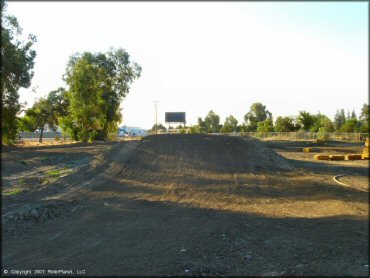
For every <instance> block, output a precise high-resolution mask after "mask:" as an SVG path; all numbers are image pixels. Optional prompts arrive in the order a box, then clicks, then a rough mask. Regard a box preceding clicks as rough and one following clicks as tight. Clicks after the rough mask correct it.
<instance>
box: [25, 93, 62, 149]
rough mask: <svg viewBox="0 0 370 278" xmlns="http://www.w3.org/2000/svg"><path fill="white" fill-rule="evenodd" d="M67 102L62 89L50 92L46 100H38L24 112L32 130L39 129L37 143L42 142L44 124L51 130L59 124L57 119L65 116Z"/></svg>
mask: <svg viewBox="0 0 370 278" xmlns="http://www.w3.org/2000/svg"><path fill="white" fill-rule="evenodd" d="M67 108H68V101H67V99H66V91H65V90H64V89H63V88H59V89H58V90H55V91H51V92H50V93H49V94H48V96H47V97H46V98H40V99H39V100H38V101H36V102H35V103H34V104H33V106H32V108H30V109H28V110H27V111H26V115H25V117H26V119H27V120H28V121H29V122H30V123H32V125H33V126H32V128H34V127H35V126H36V128H39V129H40V137H39V142H40V143H41V142H42V137H43V133H44V127H45V124H48V126H49V127H50V128H51V129H54V130H55V127H56V126H57V125H58V124H59V118H60V117H62V116H65V115H66V114H67Z"/></svg>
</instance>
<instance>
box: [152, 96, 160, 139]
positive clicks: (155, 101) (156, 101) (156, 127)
mask: <svg viewBox="0 0 370 278" xmlns="http://www.w3.org/2000/svg"><path fill="white" fill-rule="evenodd" d="M153 102H154V105H155V134H157V129H158V123H157V103H158V102H159V100H153Z"/></svg>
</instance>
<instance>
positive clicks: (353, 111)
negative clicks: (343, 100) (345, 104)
mask: <svg viewBox="0 0 370 278" xmlns="http://www.w3.org/2000/svg"><path fill="white" fill-rule="evenodd" d="M353 118H355V119H357V116H356V113H355V109H353V110H352V114H351V119H353Z"/></svg>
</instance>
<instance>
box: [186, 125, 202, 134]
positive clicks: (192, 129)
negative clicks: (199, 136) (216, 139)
mask: <svg viewBox="0 0 370 278" xmlns="http://www.w3.org/2000/svg"><path fill="white" fill-rule="evenodd" d="M189 133H191V134H195V133H201V131H200V129H199V125H193V126H191V127H190V128H189Z"/></svg>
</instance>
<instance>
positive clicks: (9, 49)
mask: <svg viewBox="0 0 370 278" xmlns="http://www.w3.org/2000/svg"><path fill="white" fill-rule="evenodd" d="M0 5H1V15H2V17H1V72H0V75H1V92H2V94H1V106H2V113H1V130H2V138H3V140H4V142H5V143H12V142H13V140H14V139H15V137H16V134H17V126H18V121H17V114H18V113H19V111H20V109H21V105H20V104H19V93H18V91H19V89H20V88H28V87H29V86H30V85H31V79H32V77H33V71H32V69H33V66H34V59H35V56H36V52H35V51H34V50H32V46H33V44H34V43H35V42H36V37H35V36H33V35H31V34H30V35H29V37H28V40H26V41H22V40H20V39H19V38H20V37H21V35H22V28H21V27H20V26H19V23H18V21H17V18H16V17H14V16H9V15H5V12H6V3H5V1H1V2H0Z"/></svg>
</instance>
